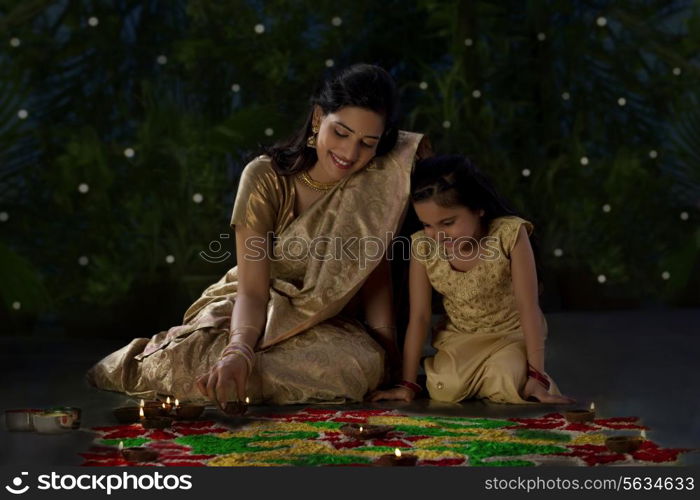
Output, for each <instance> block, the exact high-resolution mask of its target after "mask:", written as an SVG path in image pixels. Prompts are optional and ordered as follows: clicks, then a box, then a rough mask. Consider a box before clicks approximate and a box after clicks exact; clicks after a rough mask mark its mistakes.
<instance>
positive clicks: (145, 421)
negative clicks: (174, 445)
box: [139, 408, 173, 429]
mask: <svg viewBox="0 0 700 500" xmlns="http://www.w3.org/2000/svg"><path fill="white" fill-rule="evenodd" d="M139 419H140V420H141V425H142V426H143V428H144V429H165V428H166V427H170V426H171V425H172V423H173V419H172V417H161V416H158V417H146V416H145V415H144V411H143V408H139Z"/></svg>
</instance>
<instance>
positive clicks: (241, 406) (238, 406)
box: [224, 396, 250, 416]
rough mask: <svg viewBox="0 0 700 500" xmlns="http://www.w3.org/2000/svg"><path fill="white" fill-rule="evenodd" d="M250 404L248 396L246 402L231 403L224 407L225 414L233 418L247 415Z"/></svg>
mask: <svg viewBox="0 0 700 500" xmlns="http://www.w3.org/2000/svg"><path fill="white" fill-rule="evenodd" d="M248 404H250V398H249V397H247V396H246V398H245V402H241V401H229V402H228V403H226V406H225V407H224V413H226V414H227V415H231V416H241V415H245V414H246V412H247V411H248Z"/></svg>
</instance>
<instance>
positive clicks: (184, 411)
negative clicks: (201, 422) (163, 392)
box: [174, 398, 204, 420]
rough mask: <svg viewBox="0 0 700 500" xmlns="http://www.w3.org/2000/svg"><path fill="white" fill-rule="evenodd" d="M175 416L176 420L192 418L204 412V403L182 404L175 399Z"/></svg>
mask: <svg viewBox="0 0 700 500" xmlns="http://www.w3.org/2000/svg"><path fill="white" fill-rule="evenodd" d="M174 410H175V418H176V419H178V420H194V419H196V418H199V417H200V416H201V415H202V413H203V412H204V405H193V404H183V405H181V404H180V402H179V401H178V400H177V398H176V399H175V406H174Z"/></svg>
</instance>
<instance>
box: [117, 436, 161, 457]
mask: <svg viewBox="0 0 700 500" xmlns="http://www.w3.org/2000/svg"><path fill="white" fill-rule="evenodd" d="M119 453H120V454H121V456H122V457H124V459H125V460H128V461H129V462H153V461H154V460H157V459H158V452H157V451H156V450H152V449H151V448H141V447H139V446H132V447H130V448H124V443H122V442H121V441H119Z"/></svg>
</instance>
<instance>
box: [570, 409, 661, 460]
mask: <svg viewBox="0 0 700 500" xmlns="http://www.w3.org/2000/svg"><path fill="white" fill-rule="evenodd" d="M595 415H596V412H595V403H591V406H590V407H589V408H588V409H587V410H586V409H582V408H579V409H575V410H569V411H565V412H564V418H566V420H568V421H569V422H572V423H584V422H593V421H594V420H595ZM646 439H647V434H646V431H645V430H644V429H642V432H641V433H640V435H639V436H631V435H616V436H610V437H608V438H606V439H605V446H606V447H607V448H608V449H609V450H610V451H614V452H616V453H634V452H635V451H637V450H638V449H639V448H640V447H641V446H642V443H644V441H646Z"/></svg>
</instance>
